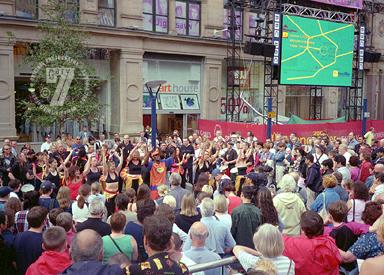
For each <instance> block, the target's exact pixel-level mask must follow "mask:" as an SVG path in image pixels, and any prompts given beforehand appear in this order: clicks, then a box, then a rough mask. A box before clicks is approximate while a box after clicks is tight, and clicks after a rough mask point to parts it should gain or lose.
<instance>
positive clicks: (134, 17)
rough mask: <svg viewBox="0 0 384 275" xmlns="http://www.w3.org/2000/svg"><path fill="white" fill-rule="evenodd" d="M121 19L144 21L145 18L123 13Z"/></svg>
mask: <svg viewBox="0 0 384 275" xmlns="http://www.w3.org/2000/svg"><path fill="white" fill-rule="evenodd" d="M120 18H126V19H136V20H143V18H144V17H143V16H140V15H130V14H126V13H121V14H120Z"/></svg>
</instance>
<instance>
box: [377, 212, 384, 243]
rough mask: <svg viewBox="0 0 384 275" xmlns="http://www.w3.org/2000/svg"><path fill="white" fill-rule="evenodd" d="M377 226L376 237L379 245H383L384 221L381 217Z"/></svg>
mask: <svg viewBox="0 0 384 275" xmlns="http://www.w3.org/2000/svg"><path fill="white" fill-rule="evenodd" d="M379 222H380V224H379V226H378V227H377V231H376V233H377V237H378V239H379V241H380V242H381V243H384V219H383V218H382V217H380V218H379Z"/></svg>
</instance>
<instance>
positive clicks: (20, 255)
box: [14, 231, 43, 274]
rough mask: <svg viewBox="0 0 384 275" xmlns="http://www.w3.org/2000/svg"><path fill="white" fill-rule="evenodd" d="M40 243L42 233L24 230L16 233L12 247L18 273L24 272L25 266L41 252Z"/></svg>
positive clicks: (41, 241)
mask: <svg viewBox="0 0 384 275" xmlns="http://www.w3.org/2000/svg"><path fill="white" fill-rule="evenodd" d="M42 243H43V234H42V233H36V232H31V231H25V232H22V233H19V234H17V235H16V238H15V242H14V247H15V251H16V266H17V268H18V270H19V274H25V272H26V271H27V268H28V267H29V266H30V265H31V264H32V263H33V262H35V261H36V260H37V259H38V258H39V257H40V255H41V254H42V253H43V248H42V246H41V245H42Z"/></svg>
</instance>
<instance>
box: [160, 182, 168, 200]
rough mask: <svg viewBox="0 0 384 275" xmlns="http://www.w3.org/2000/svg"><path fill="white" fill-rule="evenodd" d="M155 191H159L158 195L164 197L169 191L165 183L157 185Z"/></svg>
mask: <svg viewBox="0 0 384 275" xmlns="http://www.w3.org/2000/svg"><path fill="white" fill-rule="evenodd" d="M157 192H158V193H159V196H160V197H164V196H165V195H167V194H168V192H169V189H168V186H166V185H165V184H162V185H159V186H158V187H157Z"/></svg>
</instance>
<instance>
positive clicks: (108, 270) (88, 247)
mask: <svg viewBox="0 0 384 275" xmlns="http://www.w3.org/2000/svg"><path fill="white" fill-rule="evenodd" d="M70 254H71V258H72V261H73V264H72V265H71V266H70V267H68V268H67V269H66V270H64V272H63V273H61V274H71V275H75V274H79V275H80V274H98V275H102V274H103V275H104V274H105V275H109V274H110V275H112V274H116V275H118V274H121V275H122V274H124V273H123V270H122V269H121V268H120V267H119V266H118V265H104V264H103V263H102V262H101V260H102V259H103V240H102V238H101V236H100V235H99V234H98V233H97V232H96V231H94V230H91V229H84V230H83V231H81V232H79V233H77V234H76V236H75V238H74V239H73V241H72V246H71V251H70Z"/></svg>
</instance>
